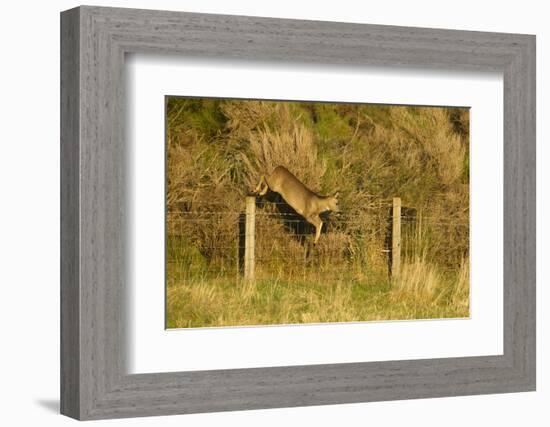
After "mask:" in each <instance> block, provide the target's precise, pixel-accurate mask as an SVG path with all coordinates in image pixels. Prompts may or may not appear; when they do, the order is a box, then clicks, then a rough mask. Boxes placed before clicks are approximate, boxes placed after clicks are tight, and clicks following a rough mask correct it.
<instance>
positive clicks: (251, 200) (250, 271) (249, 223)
mask: <svg viewBox="0 0 550 427" xmlns="http://www.w3.org/2000/svg"><path fill="white" fill-rule="evenodd" d="M255 235H256V197H255V196H247V197H246V219H245V226H244V278H245V280H254V250H255V248H254V245H255V242H254V241H255Z"/></svg>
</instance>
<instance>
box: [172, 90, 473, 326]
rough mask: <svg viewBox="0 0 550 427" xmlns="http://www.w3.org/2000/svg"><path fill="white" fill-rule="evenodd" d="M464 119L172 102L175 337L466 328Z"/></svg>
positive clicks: (440, 109) (400, 110) (247, 102)
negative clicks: (306, 327) (381, 324)
mask: <svg viewBox="0 0 550 427" xmlns="http://www.w3.org/2000/svg"><path fill="white" fill-rule="evenodd" d="M469 122H470V109H469V108H468V107H466V106H415V105H385V104H368V103H341V102H310V101H286V100H256V99H228V98H192V97H182V96H166V97H165V136H166V169H165V171H166V172H165V212H166V216H165V219H166V223H165V230H166V234H165V260H166V261H165V286H166V289H165V297H166V299H165V304H166V307H165V308H166V319H165V325H166V328H167V329H173V328H205V327H237V326H261V325H293V324H319V323H337V322H365V321H389V320H418V319H443V318H468V317H469V315H470V275H469V239H470V235H469V219H470V218H469V212H470V209H469V199H470V198H469V190H470V185H469V184H470V166H469V151H470V150H469V140H470V138H469V137H470V125H469Z"/></svg>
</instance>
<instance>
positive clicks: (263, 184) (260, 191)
mask: <svg viewBox="0 0 550 427" xmlns="http://www.w3.org/2000/svg"><path fill="white" fill-rule="evenodd" d="M262 187H263V188H262ZM267 190H269V186H268V185H267V181H266V179H265V176H264V175H262V177H261V178H260V182H259V183H258V186H257V187H256V189H255V190H254V193H256V194H257V195H258V196H264V195H265V193H267Z"/></svg>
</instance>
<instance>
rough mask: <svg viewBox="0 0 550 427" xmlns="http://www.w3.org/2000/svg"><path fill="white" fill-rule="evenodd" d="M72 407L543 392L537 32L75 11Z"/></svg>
mask: <svg viewBox="0 0 550 427" xmlns="http://www.w3.org/2000/svg"><path fill="white" fill-rule="evenodd" d="M61 41H62V46H61V49H62V52H61V53H62V63H61V83H62V85H61V86H62V97H61V120H62V129H61V130H62V138H61V161H62V177H61V178H62V209H61V213H62V217H61V230H62V240H61V241H62V275H61V276H62V283H61V316H62V319H61V356H62V358H61V408H62V413H64V414H66V415H68V416H71V417H74V418H77V419H101V418H116V417H132V416H149V415H166V414H183V413H195V412H212V411H227V410H242V409H257V408H274V407H285V406H305V405H321V404H336V403H348V402H364V401H380V400H392V399H410V398H422V397H436V396H457V395H466V394H482V393H503V392H515V391H529V390H534V388H535V268H534V266H535V119H534V117H535V116H534V112H535V39H534V36H529V35H518V34H496V33H483V32H466V31H452V30H435V29H422V28H405V27H390V26H372V25H358V24H345V23H334V22H314V21H295V20H281V19H270V18H256V17H241V16H222V15H207V14H194V13H182V12H163V11H145V10H133V9H113V8H102V7H99V8H98V7H87V6H83V7H79V8H76V9H72V10H69V11H66V12H63V13H62V15H61Z"/></svg>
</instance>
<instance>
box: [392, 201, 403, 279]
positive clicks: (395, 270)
mask: <svg viewBox="0 0 550 427" xmlns="http://www.w3.org/2000/svg"><path fill="white" fill-rule="evenodd" d="M400 270H401V199H400V198H399V197H394V198H393V210H392V231H391V275H392V278H395V277H397V276H399V271H400Z"/></svg>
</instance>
